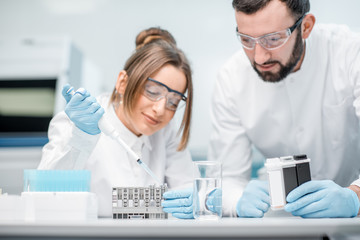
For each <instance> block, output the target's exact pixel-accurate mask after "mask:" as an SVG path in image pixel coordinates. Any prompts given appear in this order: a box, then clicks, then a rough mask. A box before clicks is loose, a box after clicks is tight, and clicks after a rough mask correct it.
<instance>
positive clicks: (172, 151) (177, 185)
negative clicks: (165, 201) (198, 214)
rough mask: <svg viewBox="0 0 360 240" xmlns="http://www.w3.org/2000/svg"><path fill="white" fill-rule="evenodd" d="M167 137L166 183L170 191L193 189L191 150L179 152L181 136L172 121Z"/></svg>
mask: <svg viewBox="0 0 360 240" xmlns="http://www.w3.org/2000/svg"><path fill="white" fill-rule="evenodd" d="M169 124H170V126H169V128H168V129H167V131H166V133H165V135H166V169H165V182H166V183H167V184H168V187H169V189H181V188H188V187H192V159H191V155H190V152H189V150H187V149H185V150H183V151H177V150H176V149H177V147H178V145H179V142H180V136H177V131H176V130H175V128H174V127H175V126H174V125H175V124H174V121H171V122H170V123H169Z"/></svg>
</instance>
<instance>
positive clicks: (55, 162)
mask: <svg viewBox="0 0 360 240" xmlns="http://www.w3.org/2000/svg"><path fill="white" fill-rule="evenodd" d="M69 88H70V86H69V85H66V86H65V87H64V89H63V95H64V97H65V99H66V101H67V105H66V107H65V111H64V112H61V113H59V114H57V115H56V116H55V117H54V118H53V119H52V121H51V122H50V126H49V132H48V135H49V143H48V144H46V145H45V146H44V148H43V155H42V159H41V162H40V165H39V169H87V170H90V171H91V191H92V192H94V193H96V194H97V197H98V200H99V216H102V217H111V214H112V204H111V197H112V187H131V186H134V187H144V186H145V187H146V186H149V185H150V184H155V183H156V182H155V181H154V179H152V178H151V176H149V175H148V174H147V173H146V172H145V171H144V170H143V169H142V168H141V167H140V166H139V164H137V163H136V159H134V158H132V157H131V155H129V154H128V153H127V151H126V150H125V149H124V148H123V147H122V146H121V145H119V144H118V143H117V142H116V141H115V140H113V139H112V138H110V137H109V136H106V135H105V134H103V133H101V131H100V129H99V126H98V122H99V120H100V118H105V119H106V120H107V121H106V122H108V123H110V124H111V125H112V126H113V127H114V128H115V129H116V131H117V132H118V133H119V134H120V136H121V138H122V140H123V141H124V142H126V143H127V144H128V145H129V147H130V148H131V149H132V150H133V151H134V152H136V153H137V154H138V155H139V156H141V161H142V162H144V163H145V164H146V165H147V166H148V167H149V168H150V169H151V170H152V172H153V173H154V174H155V175H156V176H157V177H158V178H159V179H160V181H161V182H162V183H167V184H168V187H169V188H170V189H172V188H183V187H189V186H191V156H190V154H189V152H188V151H187V150H186V145H187V143H188V141H189V134H190V120H191V107H192V98H193V96H192V95H193V87H192V78H191V68H190V65H189V63H188V60H187V59H186V57H185V55H184V53H183V52H182V51H181V50H180V49H178V48H177V46H176V42H175V39H174V38H173V37H172V35H171V34H170V33H169V32H167V31H166V30H163V29H160V28H150V29H146V30H144V31H142V32H140V33H139V34H138V36H137V38H136V50H135V51H134V53H133V54H132V55H131V56H130V58H129V59H128V60H127V62H126V64H125V66H124V69H123V70H122V71H120V73H119V75H118V78H117V82H116V85H115V88H114V90H113V92H112V94H110V93H106V94H102V95H100V96H99V97H97V98H94V97H93V96H91V95H90V94H89V93H88V92H87V91H84V92H81V93H76V94H74V95H73V96H71V95H69V94H67V93H68V90H69ZM180 104H184V105H185V108H184V109H183V110H184V115H183V119H182V121H181V124H180V127H179V128H178V129H176V123H175V122H174V120H173V117H174V114H175V112H176V110H177V109H178V106H179V105H180ZM104 112H105V114H104Z"/></svg>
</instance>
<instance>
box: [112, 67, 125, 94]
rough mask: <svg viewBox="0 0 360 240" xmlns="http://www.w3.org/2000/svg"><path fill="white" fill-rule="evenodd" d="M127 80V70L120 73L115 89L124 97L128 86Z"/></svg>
mask: <svg viewBox="0 0 360 240" xmlns="http://www.w3.org/2000/svg"><path fill="white" fill-rule="evenodd" d="M127 78H128V75H127V73H126V71H125V70H122V71H120V73H119V76H118V78H117V81H116V85H115V88H116V91H117V92H118V93H120V94H122V95H123V94H124V92H125V89H126V86H127Z"/></svg>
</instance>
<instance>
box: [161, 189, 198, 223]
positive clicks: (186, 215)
mask: <svg viewBox="0 0 360 240" xmlns="http://www.w3.org/2000/svg"><path fill="white" fill-rule="evenodd" d="M163 197H164V199H165V200H164V201H163V202H162V203H161V205H162V206H163V211H164V212H167V213H171V214H172V215H173V216H174V217H177V218H181V219H190V218H194V215H193V189H192V188H186V189H182V190H173V191H167V192H165V193H164V194H163Z"/></svg>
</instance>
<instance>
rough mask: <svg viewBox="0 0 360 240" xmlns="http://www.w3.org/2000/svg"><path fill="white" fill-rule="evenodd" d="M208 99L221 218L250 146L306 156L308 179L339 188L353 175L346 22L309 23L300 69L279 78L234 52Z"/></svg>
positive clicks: (356, 152) (354, 90)
mask: <svg viewBox="0 0 360 240" xmlns="http://www.w3.org/2000/svg"><path fill="white" fill-rule="evenodd" d="M212 99H213V100H212V109H211V116H212V123H213V132H212V135H211V140H210V148H209V156H208V158H209V160H218V161H222V163H223V191H224V195H223V196H224V198H223V203H224V204H223V211H224V215H232V216H236V203H237V201H238V199H239V197H240V196H241V194H242V191H243V189H244V187H245V186H246V184H247V183H248V181H249V179H250V173H251V145H252V144H253V145H254V146H256V148H257V149H259V150H260V151H261V153H262V154H263V155H264V156H265V157H266V158H270V157H280V156H287V155H294V154H307V156H308V157H309V158H310V159H311V164H310V167H311V176H312V179H319V180H321V179H331V180H333V181H335V182H336V183H337V184H339V185H341V186H344V187H345V186H348V185H350V184H351V183H352V181H354V180H356V179H358V178H359V172H360V136H359V117H360V35H359V34H355V33H352V32H350V31H349V29H348V28H347V27H345V26H338V25H319V26H315V28H314V29H313V32H312V33H311V35H310V37H309V38H308V39H307V40H306V52H305V59H304V61H303V63H302V66H301V69H300V70H299V71H297V72H295V73H292V74H290V75H289V76H288V77H287V78H286V79H284V80H283V81H281V82H279V83H267V82H264V81H263V80H261V79H260V78H259V77H258V75H257V73H255V71H254V70H253V68H252V66H251V64H250V62H249V60H248V58H247V56H246V55H245V53H244V51H243V50H241V51H239V52H237V53H236V54H235V55H234V56H232V57H231V58H230V59H229V61H228V62H227V63H226V64H225V65H224V66H223V68H222V69H221V71H220V72H219V76H218V80H217V82H216V85H215V90H214V94H213V98H212ZM358 181H359V180H358ZM357 183H359V182H357Z"/></svg>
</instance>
